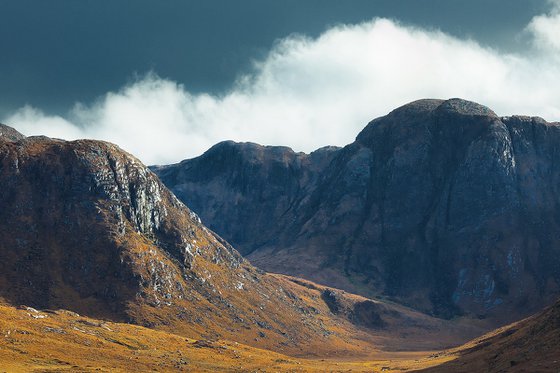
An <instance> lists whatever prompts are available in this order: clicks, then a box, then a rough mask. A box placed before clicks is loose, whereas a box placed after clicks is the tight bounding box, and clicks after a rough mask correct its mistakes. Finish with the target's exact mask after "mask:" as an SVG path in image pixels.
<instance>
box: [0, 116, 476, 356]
mask: <svg viewBox="0 0 560 373" xmlns="http://www.w3.org/2000/svg"><path fill="white" fill-rule="evenodd" d="M0 185H2V188H0V221H1V222H2V224H1V225H0V301H2V302H4V303H5V304H7V305H11V306H19V305H25V307H24V308H26V307H33V308H35V309H39V310H49V309H50V310H70V311H73V312H78V313H79V314H82V315H86V316H89V317H94V318H97V319H102V320H110V321H113V322H121V323H122V322H127V323H134V324H138V325H142V326H146V327H150V328H152V329H158V330H162V331H168V332H169V331H170V332H173V333H174V334H177V335H183V336H186V337H190V338H197V339H207V340H215V339H218V338H225V339H228V340H230V341H236V342H241V343H244V344H246V345H251V346H257V347H259V348H266V349H269V350H275V351H281V352H283V353H288V354H292V355H306V356H325V355H326V354H347V355H360V354H361V355H363V354H370V353H371V352H372V351H375V350H379V349H382V348H388V346H391V345H399V346H401V348H402V346H408V347H404V348H411V349H434V348H443V347H444V346H450V345H453V344H456V343H458V342H463V341H464V340H465V339H466V338H469V337H473V336H474V335H476V333H478V332H480V330H482V328H483V327H484V326H481V325H479V326H477V325H474V326H473V325H469V324H468V323H465V324H460V323H453V324H452V323H451V322H445V321H442V320H436V319H434V318H431V317H428V316H426V315H422V314H419V313H418V312H415V311H412V310H409V309H407V308H405V307H402V306H398V305H395V304H391V303H386V302H381V301H375V300H370V299H366V298H363V297H358V296H354V295H352V294H348V293H345V292H342V291H339V290H336V289H332V288H325V287H321V286H319V285H314V284H311V283H309V282H305V281H302V280H298V279H294V278H289V277H286V276H281V275H271V274H266V273H264V272H262V271H261V270H258V269H256V268H255V267H253V266H252V265H251V264H250V263H249V262H247V261H246V260H245V259H243V258H242V256H241V255H240V254H239V253H238V252H237V251H236V250H235V249H233V248H232V247H231V246H230V245H229V244H228V243H227V242H226V241H224V240H223V239H222V238H220V237H219V236H218V235H216V234H215V233H213V232H212V231H211V230H209V229H207V228H206V227H205V226H204V225H203V224H202V222H201V220H200V219H199V218H198V216H197V215H196V214H195V213H193V212H192V211H191V210H189V208H187V207H186V206H185V205H184V204H183V203H181V202H180V201H179V200H178V199H177V198H176V197H175V196H174V195H173V194H172V193H171V192H170V191H169V190H168V189H167V188H166V187H165V186H164V185H163V184H162V183H161V182H160V180H159V179H158V178H157V176H156V175H155V174H154V173H152V172H151V171H150V170H149V169H148V168H146V167H145V166H144V165H143V164H142V163H141V162H140V161H139V160H137V159H136V158H134V157H133V156H131V155H130V154H128V153H126V152H124V151H123V150H121V149H119V148H118V147H117V146H115V145H113V144H109V143H105V142H100V141H91V140H78V141H63V140H58V139H51V138H47V137H43V136H33V137H25V136H23V135H21V134H18V133H17V132H16V131H15V130H13V129H8V128H6V127H2V132H1V135H0ZM435 330H437V331H440V338H439V339H438V340H432V341H430V340H427V341H426V335H427V334H429V333H433V332H434V331H435ZM394 333H397V334H395V335H393V334H394Z"/></svg>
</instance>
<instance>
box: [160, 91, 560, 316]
mask: <svg viewBox="0 0 560 373" xmlns="http://www.w3.org/2000/svg"><path fill="white" fill-rule="evenodd" d="M559 144H560V125H559V124H558V123H548V122H546V121H544V120H543V119H541V118H537V117H525V116H511V117H499V116H497V115H496V114H495V113H494V112H493V111H492V110H490V109H489V108H487V107H485V106H482V105H479V104H476V103H473V102H469V101H466V100H461V99H450V100H419V101H415V102H412V103H410V104H407V105H405V106H402V107H400V108H397V109H395V110H394V111H392V112H391V113H389V114H388V115H386V116H384V117H380V118H377V119H375V120H373V121H372V122H370V123H369V124H368V125H367V126H366V127H365V128H364V129H363V130H362V131H361V132H360V133H359V134H358V136H357V137H356V140H355V141H354V142H353V143H351V144H349V145H347V146H345V147H343V148H336V147H325V148H321V149H318V150H317V151H315V152H312V153H310V154H305V153H296V152H294V151H292V150H291V149H290V148H287V147H277V146H261V145H257V144H253V143H234V142H231V141H226V142H222V143H219V144H217V145H215V146H214V147H212V148H211V149H209V150H208V151H207V152H206V153H204V154H203V155H202V156H200V157H197V158H193V159H188V160H185V161H182V162H180V163H178V164H174V165H167V166H154V167H153V168H152V169H153V170H154V171H155V172H156V174H158V176H159V177H160V178H161V180H162V181H163V182H164V183H165V184H166V185H167V186H168V187H169V188H170V189H171V190H172V191H173V193H175V195H176V196H177V197H178V198H179V199H181V200H182V201H184V202H185V203H186V204H188V205H189V206H191V207H192V208H193V210H194V211H196V212H197V213H198V214H199V215H200V216H201V217H202V219H203V221H205V222H206V223H207V224H208V225H209V227H211V228H212V229H213V230H215V231H216V232H218V233H219V234H220V235H221V236H223V237H224V238H225V239H226V240H228V241H229V242H231V243H232V244H233V245H234V246H235V247H236V248H238V249H239V250H240V252H241V253H242V254H243V255H245V256H246V257H247V258H249V260H251V262H252V263H254V264H255V265H257V266H258V267H260V268H262V269H264V270H266V271H271V272H278V273H285V274H289V275H293V276H298V277H303V278H307V279H310V280H313V281H317V282H320V283H324V284H326V285H329V286H334V287H338V288H342V289H345V290H347V291H351V292H354V293H358V294H362V295H364V296H368V297H381V298H389V299H392V300H395V301H398V302H400V303H404V304H407V305H409V306H411V307H414V308H416V309H418V310H421V311H423V312H428V313H430V314H433V315H437V316H441V317H454V316H457V315H472V316H475V317H490V318H498V319H502V320H503V317H504V315H508V316H511V320H513V319H516V318H519V317H522V316H526V315H528V314H530V313H532V312H535V311H537V310H539V309H541V308H542V307H543V306H544V305H547V304H550V303H552V302H553V301H554V300H555V299H556V298H557V297H558V295H559V294H560V293H559V292H560V287H559V284H560V249H559V247H560V236H559V235H558V233H557V232H559V223H560V215H559V214H558V211H560V208H559V207H560V199H559V196H560V193H559V192H560V191H559V190H558V188H559V187H558V186H559V185H560V184H559V180H560V167H559V166H558V165H559V164H560V162H559V161H560V145H559Z"/></svg>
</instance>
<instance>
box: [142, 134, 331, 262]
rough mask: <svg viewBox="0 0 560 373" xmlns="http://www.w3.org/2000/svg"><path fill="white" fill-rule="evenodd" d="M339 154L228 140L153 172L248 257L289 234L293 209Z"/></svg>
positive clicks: (329, 151)
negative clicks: (201, 213) (305, 151)
mask: <svg viewBox="0 0 560 373" xmlns="http://www.w3.org/2000/svg"><path fill="white" fill-rule="evenodd" d="M337 149H338V148H336V147H326V148H322V149H319V150H317V151H315V152H313V153H311V154H310V155H307V154H304V153H295V152H294V151H292V150H291V149H290V148H287V147H281V146H261V145H257V144H253V143H234V142H233V141H224V142H221V143H219V144H216V145H215V146H213V147H212V148H211V149H210V150H208V151H207V152H206V153H204V155H202V156H201V157H199V158H195V159H192V160H187V161H183V162H181V163H179V164H176V165H170V166H159V167H153V168H152V169H153V170H154V171H155V172H156V173H157V174H158V176H159V177H160V178H161V179H162V180H165V182H166V183H168V185H170V186H172V188H173V193H174V194H175V195H176V196H177V197H178V198H179V199H181V200H183V201H189V203H191V204H190V205H189V206H190V207H191V208H192V209H193V210H194V211H203V214H204V217H205V221H209V222H211V224H212V229H214V230H216V231H219V232H220V234H221V235H223V236H225V237H228V242H231V244H232V245H234V246H235V247H236V248H237V247H239V248H240V249H239V250H240V252H241V253H242V254H244V255H247V254H249V253H251V252H252V251H253V250H255V249H257V248H260V247H262V246H265V245H273V244H274V241H275V237H277V236H278V235H279V234H282V233H284V234H286V232H284V230H285V229H286V227H287V226H288V225H289V224H290V223H291V221H290V219H291V218H292V217H291V215H290V212H291V210H292V209H293V207H294V206H297V205H299V204H301V203H302V200H304V199H306V198H308V196H309V193H310V192H311V191H312V190H313V189H314V188H315V187H316V184H317V179H318V177H319V175H320V172H321V171H322V170H323V169H324V168H325V167H326V166H327V165H328V164H329V162H330V161H331V159H332V156H333V155H334V154H335V153H336V151H337ZM294 234H297V232H294Z"/></svg>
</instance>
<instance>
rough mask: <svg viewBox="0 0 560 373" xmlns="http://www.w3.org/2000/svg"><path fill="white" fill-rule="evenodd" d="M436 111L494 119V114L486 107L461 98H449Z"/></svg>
mask: <svg viewBox="0 0 560 373" xmlns="http://www.w3.org/2000/svg"><path fill="white" fill-rule="evenodd" d="M437 110H438V111H444V112H448V113H456V114H460V115H473V116H474V115H476V116H491V117H495V116H496V113H494V112H493V111H492V110H490V109H489V108H488V107H486V106H484V105H481V104H478V103H476V102H473V101H468V100H463V99H461V98H451V99H449V100H446V101H444V102H442V103H441V105H439V106H438V108H437Z"/></svg>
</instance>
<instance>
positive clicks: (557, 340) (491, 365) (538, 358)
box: [422, 302, 560, 373]
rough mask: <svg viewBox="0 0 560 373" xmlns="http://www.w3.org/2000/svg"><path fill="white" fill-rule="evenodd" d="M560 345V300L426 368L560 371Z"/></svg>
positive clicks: (455, 370) (434, 369)
mask: <svg viewBox="0 0 560 373" xmlns="http://www.w3.org/2000/svg"><path fill="white" fill-rule="evenodd" d="M558 346H560V302H556V304H554V305H553V306H552V307H549V308H548V309H546V310H545V311H543V312H541V313H539V314H538V315H535V316H532V317H530V318H528V319H525V320H522V321H520V322H516V323H514V324H512V325H508V326H507V327H504V328H501V329H499V330H496V331H493V332H491V333H488V334H487V335H485V336H483V337H481V338H477V339H476V340H474V341H472V342H469V343H467V344H466V345H464V346H462V347H459V348H457V349H455V350H452V351H450V352H448V353H447V354H448V355H451V356H454V357H455V359H453V360H451V361H449V362H447V363H444V364H441V365H438V366H436V367H433V368H429V369H426V370H422V372H434V373H436V372H558V370H559V369H560V349H559V348H558Z"/></svg>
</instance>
